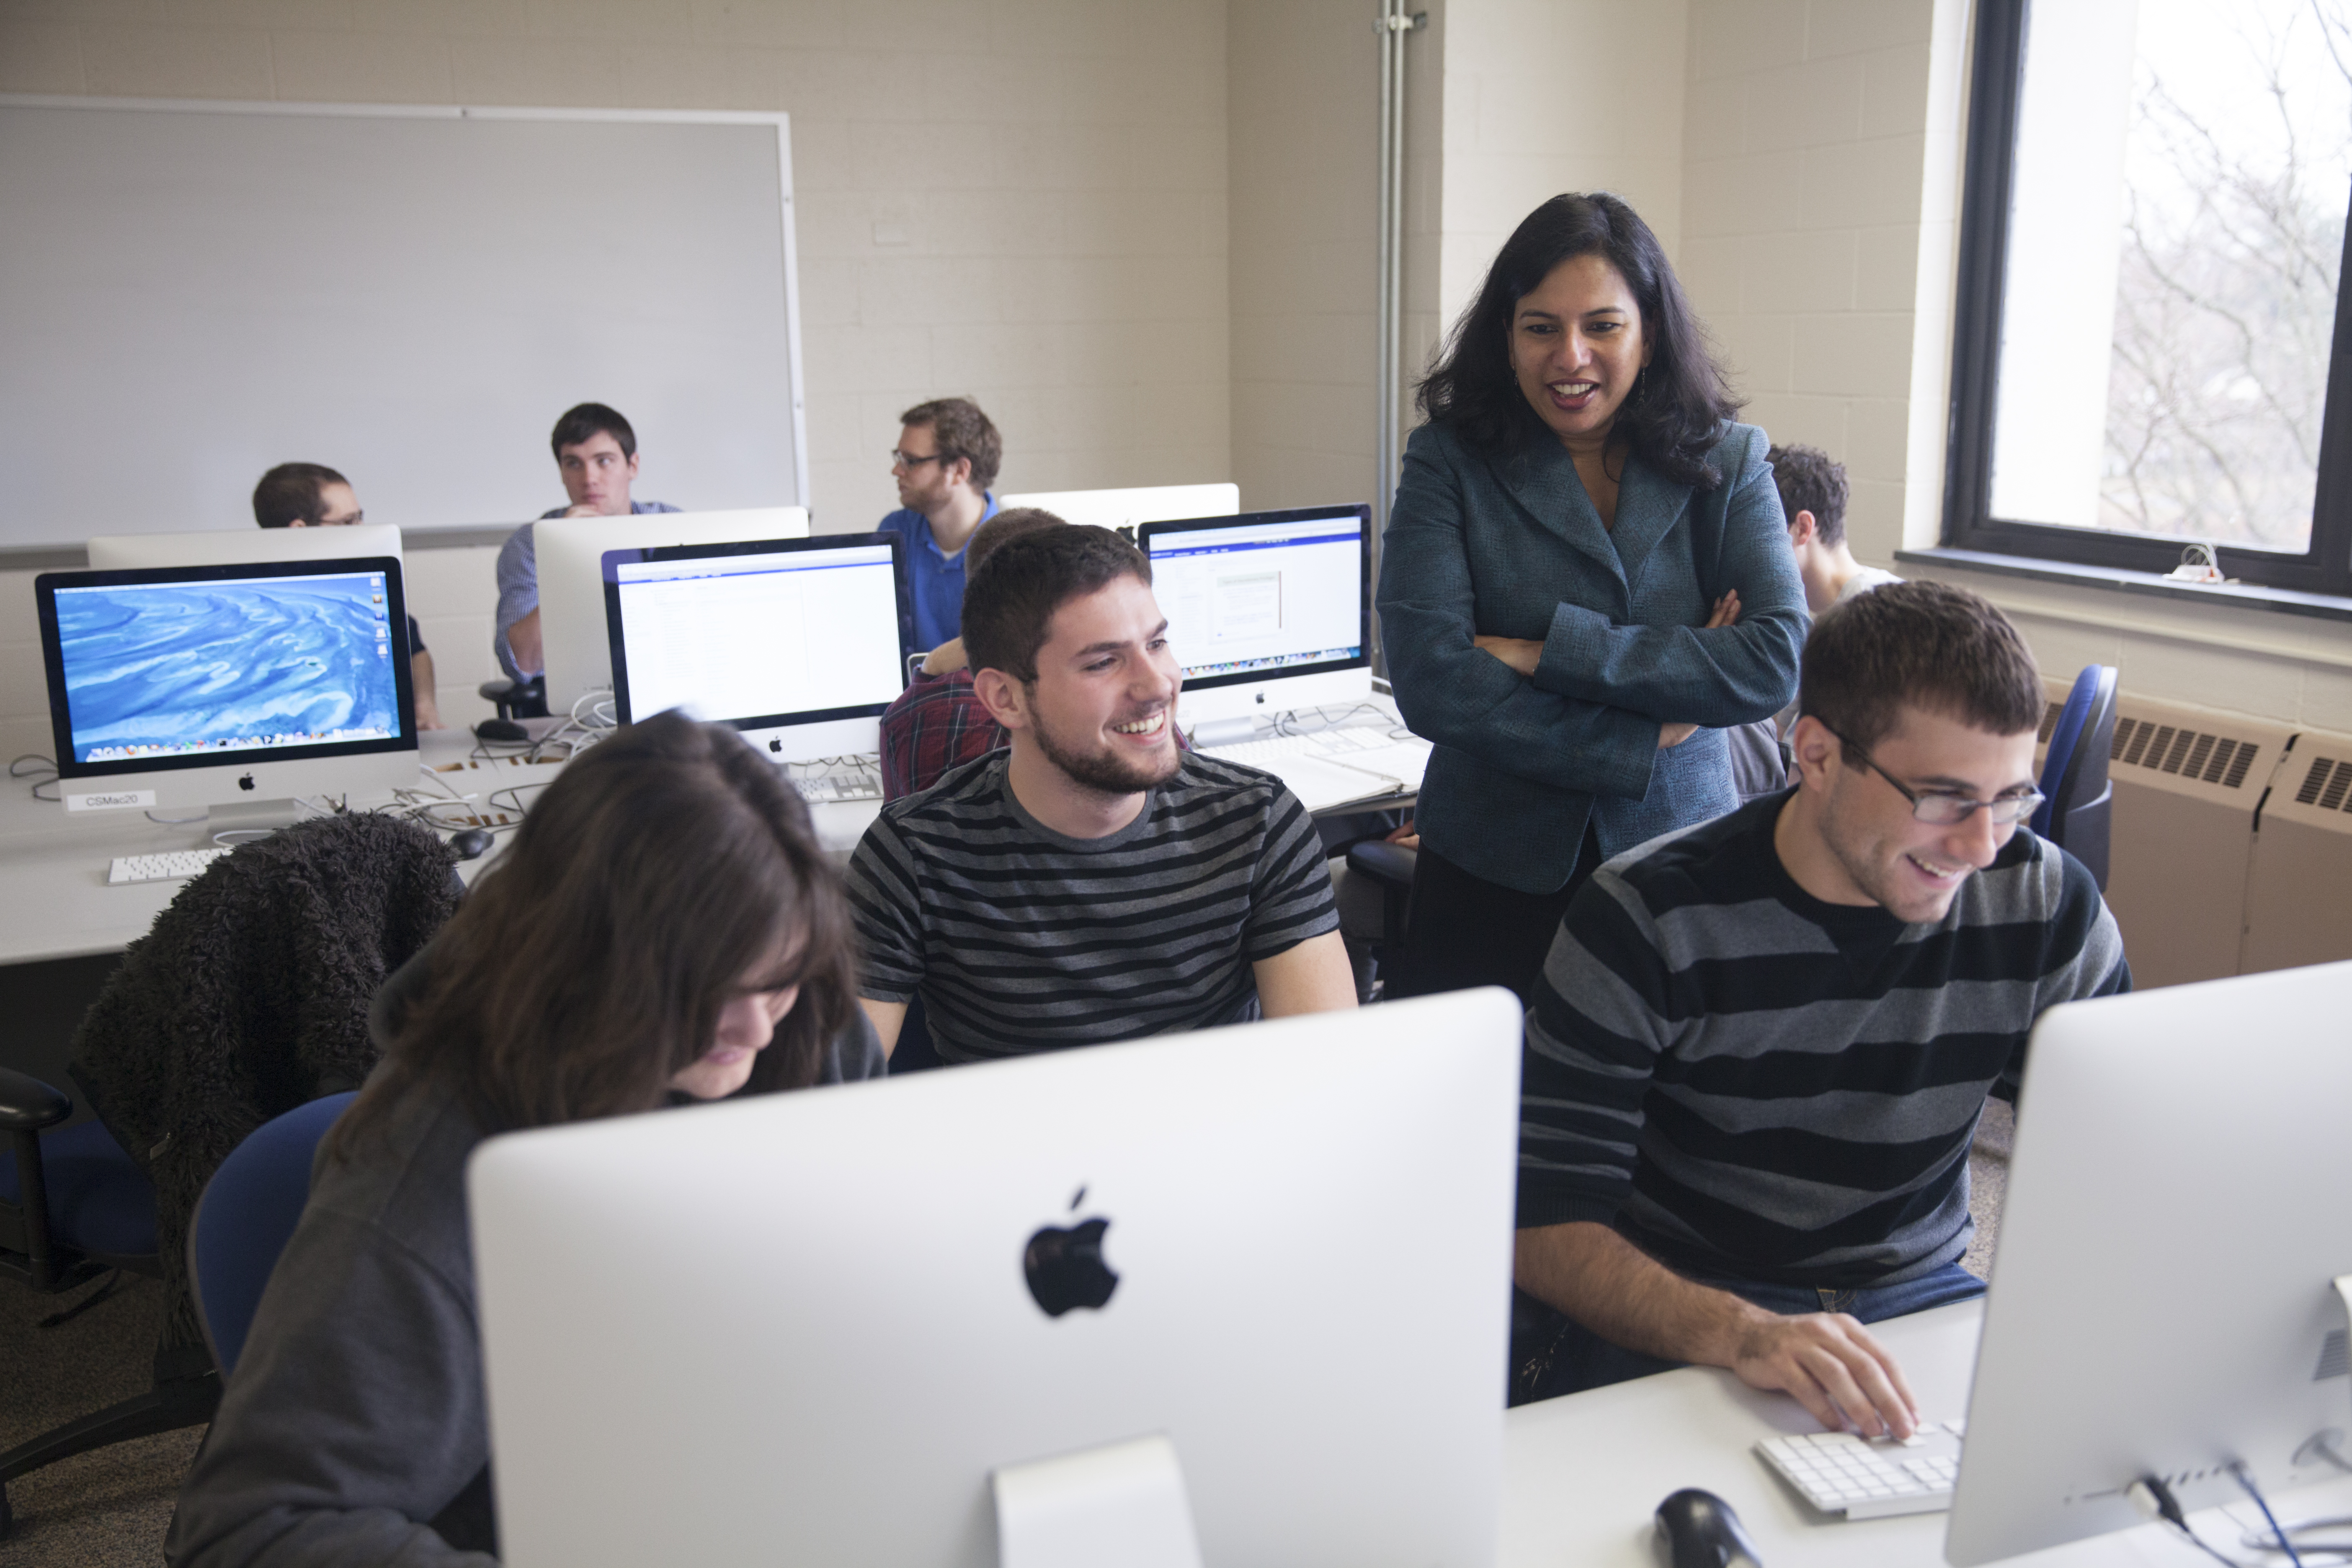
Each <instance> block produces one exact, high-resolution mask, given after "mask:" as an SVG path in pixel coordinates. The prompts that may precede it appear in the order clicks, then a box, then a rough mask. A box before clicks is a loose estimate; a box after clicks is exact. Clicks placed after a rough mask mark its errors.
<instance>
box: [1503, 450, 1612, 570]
mask: <svg viewBox="0 0 2352 1568" xmlns="http://www.w3.org/2000/svg"><path fill="white" fill-rule="evenodd" d="M1487 467H1488V468H1490V469H1492V470H1493V472H1494V475H1495V477H1496V479H1499V480H1501V481H1502V485H1503V488H1504V489H1507V490H1508V491H1509V492H1510V493H1511V499H1512V500H1516V501H1517V502H1518V503H1519V505H1520V506H1522V507H1524V508H1525V509H1527V511H1528V515H1530V516H1532V517H1533V518H1534V519H1535V520H1536V521H1538V522H1539V523H1541V524H1543V526H1544V527H1546V528H1548V529H1549V530H1550V531H1552V532H1554V533H1557V534H1559V536H1560V538H1562V539H1563V540H1566V541H1567V542H1568V543H1569V544H1570V546H1571V547H1572V548H1574V549H1575V550H1577V551H1578V552H1580V553H1582V554H1584V555H1586V556H1588V557H1590V558H1591V561H1592V563H1593V564H1594V565H1596V566H1598V567H1599V568H1601V571H1603V572H1605V573H1607V574H1609V575H1610V576H1612V577H1614V578H1616V579H1617V580H1618V581H1619V582H1620V583H1621V584H1622V583H1625V582H1628V581H1629V580H1630V579H1629V577H1628V575H1627V574H1626V572H1625V570H1624V568H1623V566H1622V564H1621V563H1620V561H1619V559H1618V556H1619V547H1618V545H1617V544H1616V543H1614V542H1612V541H1611V539H1610V537H1609V530H1607V529H1606V528H1604V527H1602V526H1601V513H1600V512H1599V511H1597V510H1594V509H1593V505H1592V498H1591V496H1589V495H1587V494H1586V493H1585V491H1584V481H1583V480H1582V479H1578V478H1577V477H1576V459H1575V458H1571V457H1570V456H1569V455H1568V448H1567V447H1563V446H1561V445H1560V444H1559V442H1557V441H1549V440H1546V441H1529V442H1528V443H1527V444H1526V445H1525V446H1522V447H1520V448H1519V449H1518V450H1517V452H1514V453H1512V454H1511V455H1510V456H1509V457H1507V458H1492V459H1489V461H1488V463H1487ZM1624 505H1625V503H1624V498H1623V497H1622V495H1621V496H1620V497H1619V498H1618V503H1617V508H1618V522H1619V524H1620V526H1622V524H1623V522H1624Z"/></svg>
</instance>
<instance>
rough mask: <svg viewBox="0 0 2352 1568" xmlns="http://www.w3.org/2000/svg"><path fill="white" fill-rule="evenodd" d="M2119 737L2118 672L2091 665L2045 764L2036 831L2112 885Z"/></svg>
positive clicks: (2061, 718)
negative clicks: (2113, 762)
mask: <svg viewBox="0 0 2352 1568" xmlns="http://www.w3.org/2000/svg"><path fill="white" fill-rule="evenodd" d="M2115 741H2116V670H2115V668H2114V667H2113V666H2112V665H2105V664H2086V665H2084V667H2083V672H2082V674H2080V675H2078V676H2076V677H2075V678H2074V689H2072V690H2071V691H2069V692H2067V694H2066V705H2065V707H2064V708H2063V710H2060V712H2059V715H2058V723H2057V727H2056V728H2055V729H2053V730H2052V731H2051V732H2050V750H2049V752H2047V753H2046V754H2045V755H2044V757H2043V758H2042V796H2043V799H2042V805H2041V807H2040V808H2039V809H2038V810H2036V811H2035V812H2034V814H2033V820H2032V825H2031V826H2032V828H2033V831H2034V832H2036V833H2038V834H2040V835H2041V836H2042V837H2044V838H2047V839H2049V840H2050V841H2051V842H2052V843H2053V844H2056V845H2058V846H2060V847H2063V848H2064V849H2065V850H2066V851H2067V852H2068V853H2070V854H2072V855H2073V856H2074V858H2076V859H2078V860H2080V861H2082V862H2083V863H2084V865H2085V866H2087V867H2089V868H2090V869H2091V873H2092V875H2093V876H2095V878H2097V879H2098V883H2099V886H2100V887H2101V888H2103V889H2104V888H2105V886H2106V885H2107V822H2108V803H2109V800H2110V798H2111V796H2112V794H2113V792H2112V790H2111V788H2110V786H2109V784H2108V783H2107V753H2108V752H2110V751H2112V750H2113V749H2114V746H2115Z"/></svg>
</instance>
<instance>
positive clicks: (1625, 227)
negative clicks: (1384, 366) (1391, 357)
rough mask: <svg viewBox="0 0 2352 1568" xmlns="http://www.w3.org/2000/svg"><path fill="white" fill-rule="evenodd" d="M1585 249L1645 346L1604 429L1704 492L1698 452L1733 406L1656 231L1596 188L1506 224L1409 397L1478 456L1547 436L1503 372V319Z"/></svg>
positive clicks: (1713, 481) (1714, 479)
mask: <svg viewBox="0 0 2352 1568" xmlns="http://www.w3.org/2000/svg"><path fill="white" fill-rule="evenodd" d="M1592 255H1601V256H1605V257H1607V258H1609V263H1610V265H1611V266H1612V267H1614V268H1617V270H1618V272H1619V273H1620V274H1622V276H1623V277H1624V279H1625V283H1626V286H1627V287H1628V288H1630V289H1632V290H1633V300H1634V302H1635V303H1636V304H1637V305H1638V306H1639V307H1640V309H1641V312H1642V331H1643V335H1644V336H1645V337H1646V338H1647V339H1648V340H1649V342H1650V350H1651V352H1650V363H1649V368H1648V372H1647V374H1645V375H1644V376H1643V379H1642V381H1641V383H1640V388H1641V390H1640V391H1639V392H1638V393H1637V394H1636V395H1633V396H1629V397H1628V398H1627V399H1626V400H1625V401H1624V403H1622V405H1619V407H1618V410H1617V423H1616V426H1615V431H1614V433H1615V434H1616V435H1618V436H1622V437H1624V439H1625V441H1626V444H1627V445H1628V446H1630V447H1632V448H1633V452H1634V453H1635V455H1636V456H1638V457H1640V458H1641V459H1642V460H1643V462H1645V463H1648V464H1649V465H1650V466H1651V467H1653V468H1656V469H1658V470H1659V471H1660V472H1662V473H1664V474H1665V475H1666V476H1668V477H1669V478H1671V479H1674V480H1675V481H1676V482H1677V483H1680V484H1685V485H1690V486H1693V487H1694V488H1696V489H1714V488H1715V487H1716V486H1717V485H1719V484H1721V483H1722V482H1723V476H1722V475H1721V474H1718V473H1717V472H1716V470H1715V468H1714V467H1713V465H1711V464H1709V463H1708V462H1707V460H1706V455H1707V452H1708V451H1709V449H1710V448H1712V447H1714V446H1715V444H1716V442H1717V440H1718V439H1719V438H1720V437H1721V436H1722V433H1723V426H1724V425H1725V423H1726V422H1727V421H1728V420H1729V419H1730V418H1731V417H1732V416H1734V415H1735V414H1737V413H1738V412H1739V403H1738V400H1737V399H1736V398H1734V397H1733V396H1732V395H1731V391H1730V388H1729V387H1728V386H1727V385H1726V384H1725V381H1724V374H1723V369H1722V367H1721V366H1720V365H1719V364H1717V363H1716V359H1715V355H1714V353H1712V352H1711V351H1710V349H1709V347H1708V345H1707V341H1706V328H1704V327H1703V326H1701V325H1700V324H1699V320H1698V317H1697V316H1696V315H1695V314H1693V313H1692V311H1691V308H1690V301H1689V300H1686V299H1685V298H1684V296H1683V286H1682V284H1681V282H1680V281H1679V280H1678V279H1676V278H1675V269H1674V266H1673V264H1672V263H1670V262H1668V261H1667V260H1666V253H1665V251H1664V248H1663V247H1660V246H1659V244H1658V237H1657V236H1656V235H1654V234H1652V233H1651V232H1650V226H1649V225H1648V224H1645V223H1643V221H1642V219H1641V216H1640V215H1639V214H1637V213H1635V212H1634V211H1633V208H1632V207H1629V206H1627V205H1625V204H1624V203H1623V202H1622V201H1620V200H1618V199H1617V198H1616V197H1615V196H1612V195H1608V194H1607V193H1606V192H1599V191H1596V192H1594V193H1593V194H1592V195H1574V194H1570V195H1558V196H1554V197H1552V199H1551V200H1549V201H1548V202H1546V203H1544V205H1541V206H1539V207H1538V208H1536V210H1535V211H1533V212H1531V213H1529V214H1528V216H1527V217H1526V218H1525V219H1524V220H1523V221H1522V222H1521V223H1520V224H1519V226H1518V227H1517V228H1516V229H1514V230H1512V231H1511V237H1510V238H1508V239H1507V240H1505V241H1504V242H1503V248H1502V250H1501V251H1500V252H1499V253H1497V254H1496V258H1495V264H1494V265H1493V266H1492V267H1489V268H1487V269H1486V282H1485V283H1484V284H1482V285H1480V287H1479V289H1478V298H1477V299H1476V300H1473V301H1472V302H1471V305H1470V308H1469V309H1468V310H1465V311H1464V312H1463V313H1462V319H1461V320H1460V321H1456V322H1455V323H1454V331H1453V332H1452V333H1451V334H1450V335H1448V337H1447V338H1446V340H1445V342H1444V346H1443V347H1442V348H1440V350H1439V351H1438V353H1437V357H1436V361H1435V363H1433V365H1432V366H1431V367H1430V371H1429V374H1427V375H1425V376H1423V378H1422V381H1421V386H1420V388H1419V391H1418V393H1417V394H1416V396H1415V399H1414V401H1415V402H1416V404H1417V405H1419V407H1420V409H1421V411H1422V413H1423V415H1425V416H1427V417H1428V418H1429V420H1430V421H1431V422H1432V423H1433V424H1438V425H1445V426H1451V427H1452V428H1453V429H1454V431H1455V432H1456V433H1457V434H1458V435H1460V436H1461V437H1462V438H1463V440H1465V442H1467V443H1468V444H1469V445H1470V446H1471V447H1474V448H1475V449H1476V450H1478V451H1481V452H1485V453H1488V454H1501V453H1505V452H1509V451H1512V450H1515V449H1516V448H1517V447H1519V446H1520V445H1521V444H1522V443H1524V442H1527V441H1529V440H1532V439H1537V438H1543V439H1549V438H1550V431H1549V428H1548V427H1547V426H1545V425H1544V423H1543V421H1542V420H1541V419H1540V418H1538V416H1537V415H1536V411H1535V410H1534V409H1532V408H1530V407H1528V400H1527V396H1526V395H1525V394H1524V393H1522V392H1520V390H1519V383H1518V378H1517V376H1516V375H1514V374H1512V371H1511V360H1510V350H1509V343H1510V333H1511V316H1512V312H1513V311H1514V310H1517V307H1518V302H1519V301H1520V300H1523V299H1525V298H1526V297H1527V296H1528V295H1529V294H1532V293H1534V292H1535V290H1536V287H1537V285H1538V284H1540V283H1541V282H1542V281H1543V280H1544V279H1546V278H1547V277H1549V276H1550V274H1551V269H1552V268H1555V267H1558V266H1559V264H1560V263H1561V262H1563V261H1568V260H1572V259H1573V258H1577V257H1580V256H1592Z"/></svg>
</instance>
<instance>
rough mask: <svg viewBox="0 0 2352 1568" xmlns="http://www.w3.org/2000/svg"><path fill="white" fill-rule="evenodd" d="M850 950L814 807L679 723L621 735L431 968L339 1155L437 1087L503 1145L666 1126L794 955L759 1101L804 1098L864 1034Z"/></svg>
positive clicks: (481, 898) (763, 765) (727, 740)
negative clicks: (767, 968)
mask: <svg viewBox="0 0 2352 1568" xmlns="http://www.w3.org/2000/svg"><path fill="white" fill-rule="evenodd" d="M854 941H855V939H854V935H853V928H852V926H851V923H850V915H849V907H848V900H847V897H846V896H845V894H844V893H843V891H842V886H841V878H840V874H839V873H838V872H837V871H835V869H834V868H833V865H832V863H831V862H830V861H828V860H827V859H826V858H824V853H823V851H822V850H821V849H820V847H818V843H817V837H816V833H815V830H814V827H812V826H811V825H810V822H809V814H808V807H807V806H806V805H803V804H802V801H801V798H800V796H799V795H797V794H795V793H794V792H793V790H792V788H791V787H790V786H789V785H787V784H784V783H783V782H782V780H781V779H780V778H779V777H778V776H777V773H776V770H775V768H774V767H773V766H772V765H771V764H770V763H768V761H767V759H766V758H764V757H762V756H761V755H760V754H759V753H758V752H755V751H753V750H752V749H751V747H750V746H749V745H747V744H746V743H745V742H744V741H743V738H742V737H741V736H740V735H739V734H737V733H736V732H735V731H732V730H730V729H726V728H723V727H720V726H718V725H712V724H698V723H696V722H695V721H692V720H689V719H688V718H685V717H684V716H682V715H681V714H678V713H676V712H669V713H664V714H661V715H660V716H658V717H656V718H653V719H648V720H646V721H644V722H643V723H639V724H633V725H630V726H628V727H627V728H625V729H622V730H618V731H614V733H613V734H612V736H611V737H610V738H609V739H607V740H605V741H604V742H602V743H601V744H599V745H597V746H595V747H594V748H593V749H592V750H590V751H588V752H585V753H583V755H582V756H580V757H579V758H578V759H577V760H576V761H574V762H572V763H570V764H569V765H568V766H566V767H565V768H564V770H563V772H562V773H561V774H560V775H559V776H558V777H557V778H556V780H555V782H554V783H553V784H550V785H549V786H548V788H547V789H546V791H545V792H544V793H542V794H541V795H540V797H539V799H538V800H537V802H535V803H534V804H533V805H532V806H531V809H530V815H529V816H526V817H525V818H524V819H523V824H522V826H521V827H520V829H519V830H518V831H517V832H516V834H515V841H514V843H513V845H512V846H511V847H509V849H508V851H507V853H506V854H505V855H504V856H503V857H501V858H499V860H498V862H497V863H496V864H494V865H492V866H491V867H490V868H488V870H487V871H486V872H485V873H484V874H483V876H482V878H481V880H480V882H479V883H478V886H477V887H476V888H475V889H474V891H473V892H472V894H471V895H470V896H468V897H467V900H466V901H465V903H464V904H463V905H461V906H460V907H459V909H458V910H457V914H456V915H454V916H452V917H451V918H450V921H449V923H448V924H447V925H446V926H445V927H443V928H442V930H441V933H440V935H439V936H438V937H436V939H435V941H434V942H433V945H432V946H431V948H429V949H428V950H427V952H426V954H425V957H424V958H422V959H420V961H419V962H425V963H430V964H431V965H432V968H431V971H430V973H429V974H428V975H426V976H425V979H424V981H423V983H422V984H423V989H422V991H421V993H420V994H419V995H418V997H417V1000H416V1001H415V1004H414V1005H412V1006H411V1007H410V1008H409V1010H408V1012H407V1014H406V1016H405V1017H404V1018H402V1019H400V1020H398V1021H397V1023H396V1029H397V1034H396V1038H394V1040H393V1041H392V1042H391V1048H390V1050H389V1052H388V1058H389V1060H388V1065H387V1067H386V1068H385V1069H384V1070H383V1072H382V1073H380V1074H379V1075H377V1076H376V1077H375V1078H374V1079H372V1080H371V1081H370V1083H369V1085H368V1087H367V1089H366V1090H365V1091H364V1092H363V1093H362V1095H361V1097H360V1099H359V1100H358V1102H357V1103H356V1104H354V1105H353V1106H352V1109H351V1110H350V1111H349V1112H348V1113H347V1114H346V1115H344V1116H343V1118H342V1119H341V1122H340V1123H339V1125H338V1126H337V1128H336V1130H335V1148H336V1151H337V1152H339V1153H340V1152H349V1151H350V1150H351V1149H352V1148H353V1147H354V1146H355V1141H356V1140H357V1139H358V1138H360V1137H362V1136H364V1135H365V1133H366V1132H367V1131H368V1130H369V1129H370V1128H371V1127H373V1126H375V1125H378V1124H380V1123H382V1122H383V1121H386V1120H387V1119H388V1118H389V1117H390V1115H391V1113H392V1112H393V1110H394V1109H395V1108H396V1107H397V1105H398V1104H399V1103H400V1102H401V1101H402V1100H404V1099H405V1098H406V1097H407V1096H408V1095H410V1094H411V1093H413V1092H415V1090H417V1089H421V1088H424V1087H426V1086H428V1085H430V1086H435V1087H438V1088H441V1089H443V1090H444V1091H445V1092H451V1093H454V1094H455V1096H456V1097H457V1100H459V1101H460V1103H462V1104H463V1105H465V1107H466V1108H467V1110H468V1111H469V1112H471V1113H472V1115H473V1116H474V1117H475V1118H476V1119H477V1124H478V1125H479V1126H481V1127H483V1128H485V1129H487V1130H489V1131H510V1130H513V1129H517V1128H524V1127H546V1126H551V1125H553V1124H555V1123H558V1122H565V1121H583V1120H587V1119H589V1118H592V1117H601V1116H614V1115H619V1114H622V1113H625V1112H628V1111H636V1110H651V1109H652V1108H654V1107H655V1106H657V1105H659V1104H661V1103H662V1102H663V1100H664V1098H665V1096H666V1094H667V1087H668V1083H669V1079H670V1078H671V1076H672V1075H674V1074H675V1073H677V1071H678V1070H679V1069H680V1068H684V1067H686V1066H688V1064H689V1063H691V1062H693V1061H694V1060H695V1058H698V1057H699V1056H701V1055H702V1054H703V1052H705V1051H707V1050H709V1048H710V1044H711V1041H712V1040H713V1039H714V1038H715V1037H716V1036H717V1033H718V1028H719V1012H720V1011H721V1009H722V1008H724V1007H725V1005H726V1004H727V1002H728V1000H729V999H730V995H731V994H733V992H734V988H735V987H736V985H737V984H740V982H741V981H742V979H743V977H744V975H745V974H747V973H751V972H752V970H753V968H754V966H755V965H761V964H766V963H773V962H775V961H776V960H777V959H778V958H779V957H780V956H781V957H782V959H784V961H785V964H786V968H787V970H788V974H787V975H784V976H777V977H776V978H788V979H792V980H796V981H797V983H798V984H799V985H800V988H801V991H800V997H799V1000H798V1001H797V1002H795V1003H794V1005H793V1009H792V1011H791V1012H790V1013H788V1014H786V1015H785V1016H784V1018H783V1020H782V1023H780V1024H778V1025H777V1026H776V1033H775V1037H774V1039H773V1040H772V1043H771V1044H770V1045H769V1047H768V1048H767V1049H766V1050H764V1051H761V1053H760V1055H759V1057H758V1058H757V1059H756V1062H755V1065H754V1066H753V1068H752V1071H751V1082H750V1085H749V1086H748V1087H749V1089H750V1091H751V1092H755V1093H756V1092H760V1091H763V1090H770V1089H796V1088H800V1087H802V1086H803V1085H806V1084H808V1083H810V1082H813V1081H814V1079H815V1078H816V1075H817V1070H818V1068H819V1066H820V1062H821V1059H822V1056H823V1053H824V1049H825V1047H826V1044H827V1042H829V1041H830V1040H832V1039H833V1038H834V1037H835V1036H837V1035H839V1034H840V1033H841V1032H842V1031H844V1030H845V1029H847V1028H849V1027H851V1026H852V1020H853V1017H854V1016H855V1013H856V1006H857V1003H856V967H855V966H856V956H855V953H856V949H855V946H854ZM761 978H763V979H764V978H769V977H768V976H764V975H763V976H761Z"/></svg>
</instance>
